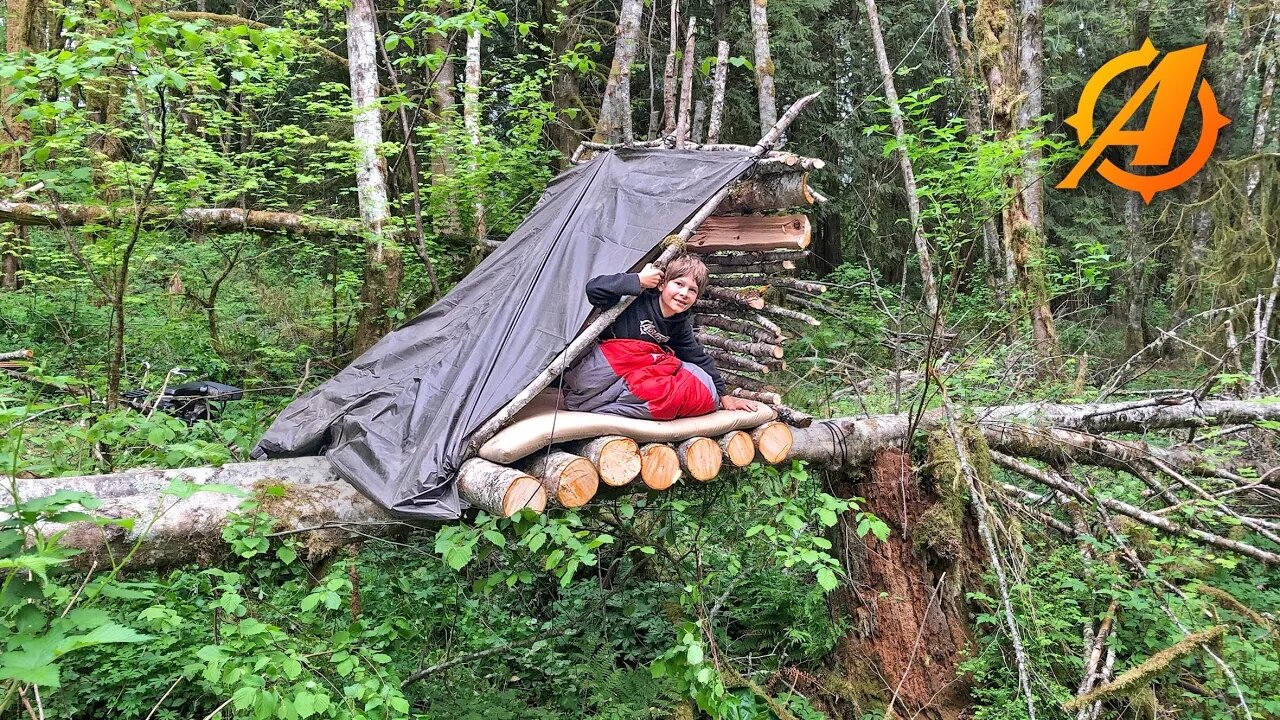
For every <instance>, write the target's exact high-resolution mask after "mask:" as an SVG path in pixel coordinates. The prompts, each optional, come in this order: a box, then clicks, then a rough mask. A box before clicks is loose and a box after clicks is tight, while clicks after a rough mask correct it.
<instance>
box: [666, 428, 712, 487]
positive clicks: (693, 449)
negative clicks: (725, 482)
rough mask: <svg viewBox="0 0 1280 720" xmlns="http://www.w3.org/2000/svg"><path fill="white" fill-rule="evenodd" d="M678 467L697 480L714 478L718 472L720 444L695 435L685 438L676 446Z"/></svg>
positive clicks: (705, 480)
mask: <svg viewBox="0 0 1280 720" xmlns="http://www.w3.org/2000/svg"><path fill="white" fill-rule="evenodd" d="M676 455H677V456H678V457H679V458H680V467H681V468H682V469H683V470H684V471H685V472H687V473H689V476H690V477H692V478H693V479H694V480H697V481H698V482H707V481H708V480H714V479H715V477H716V476H717V475H719V474H720V465H721V456H722V455H723V451H722V450H721V449H720V445H719V444H718V443H717V442H716V441H715V440H712V439H711V438H705V437H696V438H690V439H688V440H685V441H684V442H682V443H680V446H679V447H678V448H676Z"/></svg>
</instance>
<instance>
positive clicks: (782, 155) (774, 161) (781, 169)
mask: <svg viewBox="0 0 1280 720" xmlns="http://www.w3.org/2000/svg"><path fill="white" fill-rule="evenodd" d="M826 166H827V163H826V161H825V160H821V159H819V158H811V157H804V156H803V155H796V154H795V153H790V152H781V151H774V152H772V153H770V154H769V157H767V158H764V159H763V160H761V161H760V162H758V163H756V172H757V173H759V174H760V175H776V174H779V173H794V172H797V171H800V170H805V171H812V170H821V169H823V168H824V167H826Z"/></svg>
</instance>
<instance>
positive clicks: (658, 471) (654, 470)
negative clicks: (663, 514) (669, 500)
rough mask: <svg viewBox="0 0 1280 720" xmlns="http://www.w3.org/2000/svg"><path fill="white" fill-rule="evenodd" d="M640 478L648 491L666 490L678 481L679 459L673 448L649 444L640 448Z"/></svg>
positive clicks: (660, 444) (659, 444) (661, 444)
mask: <svg viewBox="0 0 1280 720" xmlns="http://www.w3.org/2000/svg"><path fill="white" fill-rule="evenodd" d="M640 477H641V479H642V480H643V481H644V484H645V487H648V488H649V489H650V490H666V489H667V488H669V487H671V486H672V485H674V484H675V483H676V480H679V479H680V458H679V456H678V455H676V450H675V448H673V447H671V446H670V445H666V444H663V443H649V444H648V445H645V446H643V447H641V448H640Z"/></svg>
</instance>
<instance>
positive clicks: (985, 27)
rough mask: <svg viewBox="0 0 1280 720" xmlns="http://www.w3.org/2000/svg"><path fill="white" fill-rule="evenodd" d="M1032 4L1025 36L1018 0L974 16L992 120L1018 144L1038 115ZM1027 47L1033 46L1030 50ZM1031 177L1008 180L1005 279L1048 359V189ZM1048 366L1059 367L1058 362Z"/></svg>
mask: <svg viewBox="0 0 1280 720" xmlns="http://www.w3.org/2000/svg"><path fill="white" fill-rule="evenodd" d="M1026 2H1027V3H1028V4H1029V7H1030V9H1031V10H1033V15H1034V17H1032V18H1031V28H1030V29H1029V30H1027V32H1026V33H1024V34H1022V35H1021V36H1020V35H1019V33H1018V29H1017V24H1016V23H1015V22H1014V18H1015V17H1017V15H1016V14H1015V9H1014V6H1013V3H1012V0H981V1H980V2H979V3H978V13H977V15H975V17H974V22H975V25H976V26H977V33H978V48H979V58H980V62H981V64H982V66H983V71H984V73H985V76H986V79H987V88H988V92H989V96H990V103H991V117H992V121H993V123H992V124H993V125H994V127H995V131H996V139H997V140H1000V141H1002V142H1014V140H1015V138H1017V137H1018V131H1019V130H1020V129H1022V127H1021V125H1022V122H1023V121H1026V120H1028V119H1030V118H1031V117H1032V116H1031V115H1030V114H1028V113H1024V112H1023V111H1021V110H1020V109H1019V107H1020V103H1021V102H1022V99H1023V93H1024V92H1026V91H1027V90H1029V88H1025V87H1024V86H1023V83H1022V81H1020V80H1019V77H1020V76H1019V69H1018V68H1019V56H1020V55H1022V54H1026V55H1028V56H1029V57H1036V58H1038V57H1039V50H1038V48H1039V47H1040V42H1041V40H1040V37H1041V36H1040V33H1041V30H1040V28H1041V20H1040V18H1039V13H1040V5H1039V0H1026ZM1024 21H1026V18H1024ZM1023 45H1026V46H1027V47H1026V48H1025V49H1024V48H1023ZM1041 62H1042V61H1041ZM1042 73H1043V70H1042V68H1039V67H1037V68H1033V69H1031V70H1030V72H1029V77H1031V78H1037V79H1038V78H1040V77H1041V75H1042ZM1027 81H1028V82H1029V80H1027ZM1020 113H1021V114H1020ZM1020 118H1021V120H1020ZM1027 178H1028V174H1027V172H1026V169H1025V167H1024V169H1023V172H1021V173H1010V174H1009V176H1008V178H1007V180H1006V185H1007V188H1008V190H1009V194H1010V201H1009V202H1008V203H1007V204H1006V206H1005V209H1004V211H1003V213H1002V215H1003V224H1004V234H1005V240H1006V248H1005V251H1006V272H1005V277H1006V279H1007V280H1008V281H1009V284H1010V285H1015V284H1016V286H1017V288H1018V291H1019V293H1020V295H1021V305H1022V307H1023V308H1025V310H1026V313H1027V315H1028V316H1029V317H1030V319H1031V337H1032V342H1033V343H1034V345H1035V347H1036V350H1037V352H1039V353H1040V354H1041V356H1042V357H1045V358H1052V357H1056V355H1057V347H1058V336H1057V330H1056V328H1055V326H1054V322H1053V312H1052V310H1051V309H1050V307H1049V286H1048V283H1047V281H1046V279H1045V274H1044V269H1043V263H1042V260H1043V257H1042V255H1043V243H1044V224H1043V220H1044V219H1043V210H1042V205H1043V203H1042V200H1041V198H1042V197H1043V189H1037V188H1039V187H1040V185H1039V183H1038V182H1037V183H1034V185H1035V186H1034V187H1030V186H1028V183H1027ZM1046 367H1048V368H1050V369H1051V370H1052V369H1055V368H1054V366H1053V364H1052V363H1049V364H1046Z"/></svg>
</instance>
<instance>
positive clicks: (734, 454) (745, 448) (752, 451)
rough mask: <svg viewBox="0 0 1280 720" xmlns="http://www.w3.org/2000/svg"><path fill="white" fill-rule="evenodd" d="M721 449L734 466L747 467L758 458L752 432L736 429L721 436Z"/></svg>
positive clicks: (725, 457)
mask: <svg viewBox="0 0 1280 720" xmlns="http://www.w3.org/2000/svg"><path fill="white" fill-rule="evenodd" d="M719 445H720V451H721V452H722V453H724V459H725V460H728V461H729V464H730V465H733V466H734V467H746V466H748V465H750V464H751V462H752V461H753V460H755V459H756V444H755V442H754V441H753V440H752V439H751V433H748V432H743V431H742V430H734V431H733V432H731V433H728V434H727V435H725V436H723V437H721V438H720V441H719Z"/></svg>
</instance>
